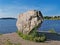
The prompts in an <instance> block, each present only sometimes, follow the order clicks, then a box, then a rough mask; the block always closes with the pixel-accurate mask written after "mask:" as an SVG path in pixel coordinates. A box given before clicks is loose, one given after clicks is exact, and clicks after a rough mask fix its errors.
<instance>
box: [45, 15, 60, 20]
mask: <svg viewBox="0 0 60 45" xmlns="http://www.w3.org/2000/svg"><path fill="white" fill-rule="evenodd" d="M44 19H49V20H60V16H44Z"/></svg>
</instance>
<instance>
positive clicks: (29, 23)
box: [16, 10, 43, 34]
mask: <svg viewBox="0 0 60 45" xmlns="http://www.w3.org/2000/svg"><path fill="white" fill-rule="evenodd" d="M42 22H43V16H42V13H41V12H40V11H37V10H31V11H27V12H25V13H22V14H20V15H19V16H18V19H17V23H16V26H17V28H18V31H20V32H22V33H23V34H29V33H30V31H32V29H33V28H34V27H35V26H38V25H41V23H42Z"/></svg>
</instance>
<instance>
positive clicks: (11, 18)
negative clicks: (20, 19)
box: [0, 17, 16, 19]
mask: <svg viewBox="0 0 60 45" xmlns="http://www.w3.org/2000/svg"><path fill="white" fill-rule="evenodd" d="M0 19H16V18H13V17H6V18H0Z"/></svg>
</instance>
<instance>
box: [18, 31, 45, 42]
mask: <svg viewBox="0 0 60 45" xmlns="http://www.w3.org/2000/svg"><path fill="white" fill-rule="evenodd" d="M17 33H18V35H19V36H20V37H22V38H23V39H25V40H30V41H35V42H44V41H45V40H46V36H45V35H44V34H40V35H39V34H38V33H37V32H36V31H34V32H33V33H31V34H30V35H26V34H23V33H21V32H17Z"/></svg>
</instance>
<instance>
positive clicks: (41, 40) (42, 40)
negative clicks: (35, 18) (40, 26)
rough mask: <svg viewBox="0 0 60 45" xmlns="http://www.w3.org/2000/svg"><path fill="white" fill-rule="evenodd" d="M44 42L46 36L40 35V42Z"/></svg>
mask: <svg viewBox="0 0 60 45" xmlns="http://www.w3.org/2000/svg"><path fill="white" fill-rule="evenodd" d="M45 40H46V35H44V34H42V35H41V37H40V42H44V41H45Z"/></svg>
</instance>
